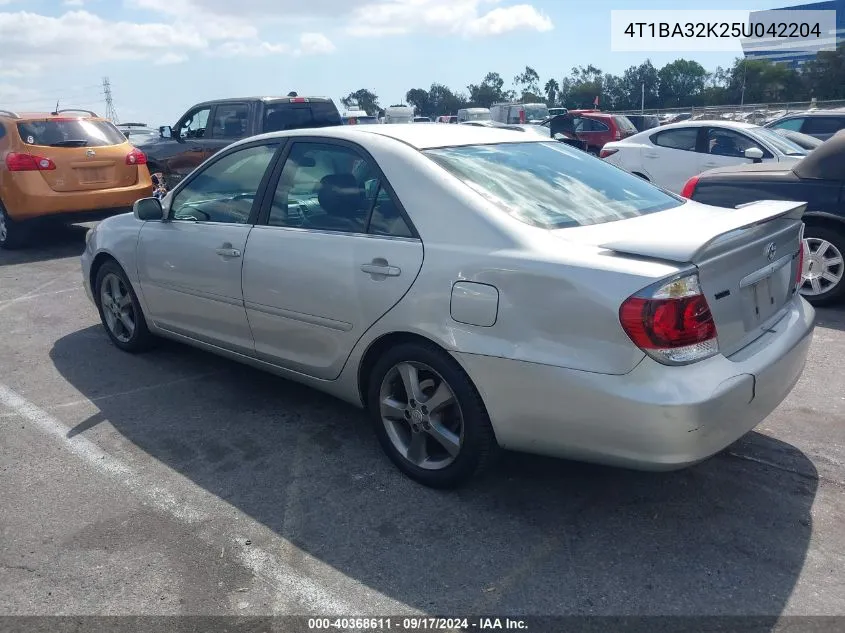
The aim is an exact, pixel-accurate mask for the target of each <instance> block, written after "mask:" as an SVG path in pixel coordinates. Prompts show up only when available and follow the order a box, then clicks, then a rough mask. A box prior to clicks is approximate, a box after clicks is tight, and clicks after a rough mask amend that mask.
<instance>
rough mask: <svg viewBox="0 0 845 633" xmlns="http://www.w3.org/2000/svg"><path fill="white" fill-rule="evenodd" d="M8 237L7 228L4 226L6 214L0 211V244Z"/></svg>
mask: <svg viewBox="0 0 845 633" xmlns="http://www.w3.org/2000/svg"><path fill="white" fill-rule="evenodd" d="M8 237H9V227H8V226H7V224H6V214H5V213H4V212H3V211H2V210H0V243H3V242H5V241H6V239H7V238H8Z"/></svg>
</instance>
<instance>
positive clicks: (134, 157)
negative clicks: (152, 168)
mask: <svg viewBox="0 0 845 633" xmlns="http://www.w3.org/2000/svg"><path fill="white" fill-rule="evenodd" d="M126 164H127V165H146V164H147V155H146V154H145V153H144V152H142V151H141V150H139V149H137V148H134V149H133V150H132V151H131V152H129V153H128V154H127V155H126Z"/></svg>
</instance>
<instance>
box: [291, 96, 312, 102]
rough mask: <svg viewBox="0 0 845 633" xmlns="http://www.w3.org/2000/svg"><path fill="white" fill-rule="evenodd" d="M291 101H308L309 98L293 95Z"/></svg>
mask: <svg viewBox="0 0 845 633" xmlns="http://www.w3.org/2000/svg"><path fill="white" fill-rule="evenodd" d="M290 102H291V103H308V99H306V98H305V97H292V98H291V100H290Z"/></svg>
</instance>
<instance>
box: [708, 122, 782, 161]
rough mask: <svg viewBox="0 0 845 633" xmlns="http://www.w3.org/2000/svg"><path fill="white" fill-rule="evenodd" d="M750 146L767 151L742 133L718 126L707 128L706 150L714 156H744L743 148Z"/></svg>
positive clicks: (749, 147)
mask: <svg viewBox="0 0 845 633" xmlns="http://www.w3.org/2000/svg"><path fill="white" fill-rule="evenodd" d="M752 147H756V148H758V149H760V150H761V151H763V152H764V153H767V152H766V150H764V149H763V148H762V147H760V146H759V145H758V144H757V143H755V142H754V141H752V140H751V139H750V138H748V137H747V136H745V135H744V134H739V133H738V132H734V131H733V130H725V129H720V128H710V129H709V130H707V148H708V150H707V151H708V153H709V154H712V155H714V156H727V157H731V158H745V150H747V149H751V148H752Z"/></svg>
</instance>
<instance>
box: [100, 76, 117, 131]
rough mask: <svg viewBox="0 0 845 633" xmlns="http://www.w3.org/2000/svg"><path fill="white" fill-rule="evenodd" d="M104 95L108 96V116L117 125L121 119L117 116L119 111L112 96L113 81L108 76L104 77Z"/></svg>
mask: <svg viewBox="0 0 845 633" xmlns="http://www.w3.org/2000/svg"><path fill="white" fill-rule="evenodd" d="M103 95H104V96H105V98H106V118H107V119H109V120H111V122H112V123H114V124H115V125H117V124H118V123H120V119H118V118H117V111H116V110H115V109H114V101H113V100H112V96H111V83H110V82H109V78H108V77H103Z"/></svg>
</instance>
